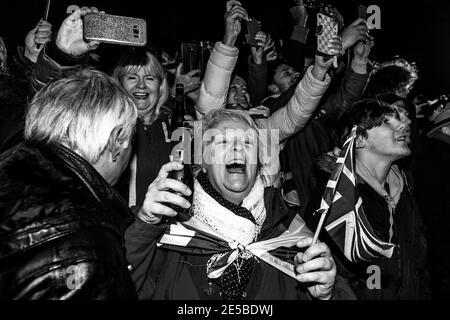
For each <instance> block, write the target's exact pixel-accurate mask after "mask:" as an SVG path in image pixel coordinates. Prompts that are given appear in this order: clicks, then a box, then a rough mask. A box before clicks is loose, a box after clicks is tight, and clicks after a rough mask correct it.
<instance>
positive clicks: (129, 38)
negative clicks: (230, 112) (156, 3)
mask: <svg viewBox="0 0 450 320" xmlns="http://www.w3.org/2000/svg"><path fill="white" fill-rule="evenodd" d="M84 37H85V39H86V40H88V41H93V40H95V41H100V42H105V43H112V44H120V45H128V46H140V47H142V46H145V45H146V44H147V23H146V22H145V20H144V19H139V18H131V17H124V16H116V15H110V14H104V13H100V14H96V13H90V14H87V15H86V16H85V17H84Z"/></svg>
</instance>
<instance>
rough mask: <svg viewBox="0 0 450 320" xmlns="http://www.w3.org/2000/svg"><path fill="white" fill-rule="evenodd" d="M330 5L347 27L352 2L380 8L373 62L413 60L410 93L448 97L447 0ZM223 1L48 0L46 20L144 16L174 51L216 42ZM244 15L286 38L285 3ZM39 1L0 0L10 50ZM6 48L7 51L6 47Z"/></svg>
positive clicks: (253, 6) (156, 40)
mask: <svg viewBox="0 0 450 320" xmlns="http://www.w3.org/2000/svg"><path fill="white" fill-rule="evenodd" d="M326 2H328V3H332V4H334V5H335V6H336V7H337V8H338V9H339V11H340V12H341V13H342V14H343V16H344V19H345V24H346V25H348V24H349V23H350V22H351V21H353V20H354V19H355V18H356V16H357V4H358V3H362V4H365V5H367V6H368V5H371V4H376V5H378V6H380V8H381V30H375V31H373V32H372V34H373V35H374V36H375V47H374V48H373V49H372V53H371V57H372V60H375V61H384V60H386V59H391V58H393V57H394V56H395V55H400V56H401V57H404V58H405V59H407V60H408V61H410V62H411V61H414V62H416V64H417V66H418V68H419V80H418V81H417V83H416V86H415V89H414V91H413V94H415V93H424V94H425V95H426V96H427V97H428V98H434V97H435V96H437V95H440V94H446V93H450V80H449V79H450V78H449V77H448V76H447V73H448V72H449V71H450V70H449V69H450V55H449V53H450V37H449V31H450V1H432V0H429V1H414V2H412V1H407V0H400V1H393V0H391V1H386V0H359V1H358V0H345V1H344V0H340V1H333V0H329V1H326ZM225 3H226V0H210V1H205V0H202V1H198V0H190V1H186V0H185V1H179V0H159V1H154V0H151V1H150V0H148V1H142V0H140V1H139V0H126V1H107V0H85V1H82V2H76V1H74V0H53V1H52V6H51V8H50V14H49V19H48V20H49V21H50V22H51V23H52V24H53V28H54V32H57V27H58V26H59V24H60V22H61V21H62V19H63V18H64V16H65V11H66V8H67V6H68V5H71V4H77V5H79V6H82V5H88V6H96V7H98V8H99V9H100V10H104V11H106V13H110V14H117V15H124V16H132V17H139V18H144V19H145V20H146V21H147V26H148V38H149V41H150V42H151V43H152V44H153V45H155V46H159V47H163V48H164V49H165V50H167V51H168V52H170V53H172V54H173V53H174V52H175V51H176V50H177V49H178V48H179V46H180V44H181V42H183V41H191V40H211V41H217V40H220V39H221V38H222V36H223V30H224V27H223V25H224V23H223V15H224V11H225ZM241 3H242V4H243V5H244V6H245V7H246V8H247V11H248V13H249V15H250V16H253V17H255V18H256V19H259V20H260V21H262V23H263V29H264V30H265V31H268V32H269V33H271V34H272V35H273V36H275V37H284V38H286V37H288V36H289V33H290V30H291V28H292V24H293V20H292V18H291V16H290V13H289V7H290V4H291V3H292V2H291V1H290V0H274V1H270V2H266V1H255V0H252V1H250V0H241ZM44 7H45V0H33V1H32V2H31V1H20V0H16V1H9V0H3V1H2V9H1V13H0V16H1V19H0V34H1V35H2V36H3V37H5V38H6V41H7V44H8V46H9V47H10V48H12V47H13V46H14V45H17V44H21V43H22V42H23V39H24V37H25V34H26V33H27V31H28V30H30V29H31V28H32V27H33V26H34V25H35V24H36V23H37V21H38V20H39V19H40V18H41V16H43V14H44ZM242 33H243V32H242ZM116 49H117V46H111V45H106V46H104V45H103V49H102V51H101V53H104V54H106V55H111V56H113V55H114V53H115V51H117V50H116ZM10 50H11V49H10Z"/></svg>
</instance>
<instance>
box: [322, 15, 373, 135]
mask: <svg viewBox="0 0 450 320" xmlns="http://www.w3.org/2000/svg"><path fill="white" fill-rule="evenodd" d="M362 22H364V20H362V19H358V20H356V21H355V22H353V23H352V24H351V25H350V26H349V27H348V28H347V29H346V31H344V33H343V35H344V34H347V35H348V36H347V37H346V38H345V39H346V43H347V46H349V45H351V46H352V47H351V48H352V53H353V58H352V60H351V63H350V65H349V66H348V67H347V70H346V72H345V75H344V78H343V79H342V81H341V84H340V86H339V88H338V89H337V90H336V92H334V93H332V94H331V95H330V96H329V97H328V98H327V100H326V101H325V103H324V107H323V110H324V111H325V112H326V113H325V117H324V121H325V122H326V123H327V127H333V126H334V125H335V123H334V121H336V118H337V116H338V115H339V113H340V112H341V111H342V110H344V109H345V108H347V107H348V106H350V105H351V104H353V103H354V102H355V101H357V100H358V99H360V98H361V97H362V95H363V93H364V90H365V88H366V86H367V83H368V82H369V78H370V74H371V66H370V62H369V54H370V50H371V48H372V46H373V45H374V41H373V38H372V37H370V36H368V34H367V32H368V30H367V27H366V26H365V25H361V23H362ZM349 35H351V36H349ZM349 39H350V41H349ZM343 41H344V38H343ZM344 49H345V47H344Z"/></svg>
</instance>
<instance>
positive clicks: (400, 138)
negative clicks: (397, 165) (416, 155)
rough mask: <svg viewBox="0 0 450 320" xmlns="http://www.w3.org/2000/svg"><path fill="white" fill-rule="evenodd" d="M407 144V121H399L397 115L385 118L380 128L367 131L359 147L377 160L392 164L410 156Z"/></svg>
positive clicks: (409, 141)
mask: <svg viewBox="0 0 450 320" xmlns="http://www.w3.org/2000/svg"><path fill="white" fill-rule="evenodd" d="M409 143H411V140H410V130H409V121H401V120H400V116H399V115H398V114H397V115H392V116H386V120H385V121H384V122H383V124H382V125H381V126H378V127H373V128H371V129H370V130H367V138H366V139H363V140H362V143H361V147H362V148H363V149H364V151H363V152H369V153H370V154H372V155H373V156H375V157H376V158H377V159H379V160H386V161H390V162H393V161H396V160H399V159H401V158H404V157H407V156H409V155H410V153H411V150H410V149H409V146H408V144H409Z"/></svg>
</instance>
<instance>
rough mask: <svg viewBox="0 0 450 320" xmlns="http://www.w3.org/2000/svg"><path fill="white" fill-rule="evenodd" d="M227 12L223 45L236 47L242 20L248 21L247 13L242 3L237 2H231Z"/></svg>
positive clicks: (232, 0) (228, 4)
mask: <svg viewBox="0 0 450 320" xmlns="http://www.w3.org/2000/svg"><path fill="white" fill-rule="evenodd" d="M226 10H227V12H226V13H225V16H224V18H225V35H224V37H223V41H222V42H223V43H224V44H226V45H228V46H230V47H234V44H235V43H236V39H237V37H238V35H239V33H240V32H241V20H242V19H243V20H247V21H248V19H249V18H248V14H247V11H246V10H245V9H244V7H242V5H241V3H240V2H239V1H236V0H230V1H228V2H227V5H226Z"/></svg>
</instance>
